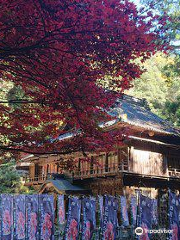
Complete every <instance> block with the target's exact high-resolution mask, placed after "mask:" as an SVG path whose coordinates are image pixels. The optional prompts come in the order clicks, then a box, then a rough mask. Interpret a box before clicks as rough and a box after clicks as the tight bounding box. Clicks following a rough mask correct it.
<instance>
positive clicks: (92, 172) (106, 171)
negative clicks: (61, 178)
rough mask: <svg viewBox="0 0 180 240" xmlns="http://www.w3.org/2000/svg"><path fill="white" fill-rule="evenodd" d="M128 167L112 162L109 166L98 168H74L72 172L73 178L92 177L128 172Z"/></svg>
mask: <svg viewBox="0 0 180 240" xmlns="http://www.w3.org/2000/svg"><path fill="white" fill-rule="evenodd" d="M128 171H129V167H128V165H125V164H120V165H118V164H112V165H111V166H108V167H105V166H102V167H98V168H96V169H95V168H89V169H81V170H76V171H74V172H73V173H72V175H73V178H74V179H78V178H83V179H84V178H93V177H103V176H107V175H108V176H112V175H116V174H117V173H119V172H128Z"/></svg>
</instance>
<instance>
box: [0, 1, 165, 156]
mask: <svg viewBox="0 0 180 240" xmlns="http://www.w3.org/2000/svg"><path fill="white" fill-rule="evenodd" d="M161 21H162V20H161ZM155 25H156V26H157V28H155ZM163 25H164V22H159V20H158V18H157V16H154V17H153V14H151V13H150V12H148V13H147V14H145V13H143V14H141V13H140V12H138V11H137V9H136V6H135V5H134V4H133V3H131V2H129V1H120V0H103V1H100V0H83V1H82V0H81V1H80V0H29V1H25V0H11V1H10V0H3V1H1V5H0V57H1V58H0V71H1V75H2V81H4V80H5V79H6V78H7V79H8V80H11V81H12V82H14V84H15V85H18V86H21V87H22V89H23V91H24V93H25V97H26V99H30V100H31V101H33V102H35V103H31V104H21V107H20V108H16V109H12V108H9V107H6V108H5V107H4V106H3V105H0V108H1V115H0V117H1V119H3V120H2V121H1V124H0V133H1V135H3V136H7V138H8V139H10V142H8V144H7V143H6V144H5V145H3V146H2V147H1V148H4V149H7V148H9V147H11V148H14V149H22V150H25V151H28V152H51V151H54V152H69V151H75V150H78V149H81V150H83V151H86V150H94V149H99V148H102V146H103V148H105V149H108V148H110V147H111V146H112V145H114V143H117V142H121V137H119V136H121V131H119V132H109V133H107V132H103V131H102V130H100V129H99V127H98V123H99V122H101V121H103V119H104V113H103V110H102V109H105V108H106V109H107V108H108V107H109V106H111V105H112V103H113V102H114V100H115V97H117V94H116V95H115V94H113V93H112V92H111V93H110V92H107V91H105V89H103V88H102V87H100V86H98V85H97V80H99V79H104V77H105V76H106V75H111V76H112V78H114V80H113V81H112V82H111V84H110V88H111V89H116V88H117V87H118V88H119V89H120V92H123V91H124V90H125V89H128V88H129V87H130V85H131V81H132V80H133V79H134V78H136V77H139V76H140V74H141V69H140V68H139V66H138V65H137V64H136V63H134V62H133V60H134V59H136V58H141V59H142V61H144V60H146V59H147V58H149V57H150V56H151V54H154V53H155V52H156V51H158V50H163V49H164V47H165V46H164V45H163V44H162V40H163V39H162V36H163ZM117 77H119V79H120V80H117ZM2 117H3V118H2ZM4 117H7V118H4ZM106 118H107V116H106ZM57 121H58V122H61V121H62V122H63V123H64V124H66V126H68V128H69V129H73V131H77V130H80V131H81V134H78V135H77V136H75V137H74V138H73V141H72V140H68V139H67V140H66V141H61V142H60V141H55V142H53V143H52V142H50V140H49V139H50V138H55V137H56V136H59V135H61V134H63V133H64V131H65V130H63V128H60V127H59V128H58V127H57ZM35 128H37V130H35Z"/></svg>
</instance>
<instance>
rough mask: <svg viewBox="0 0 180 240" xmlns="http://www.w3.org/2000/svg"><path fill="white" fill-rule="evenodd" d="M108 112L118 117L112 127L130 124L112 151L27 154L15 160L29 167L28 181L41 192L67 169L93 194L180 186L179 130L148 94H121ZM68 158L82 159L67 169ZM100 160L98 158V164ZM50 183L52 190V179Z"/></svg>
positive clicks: (25, 168)
mask: <svg viewBox="0 0 180 240" xmlns="http://www.w3.org/2000/svg"><path fill="white" fill-rule="evenodd" d="M110 114H111V115H113V116H115V117H116V119H115V120H113V121H110V122H107V123H105V125H106V128H107V129H108V130H109V131H111V130H112V129H117V128H122V127H123V128H124V127H127V128H128V129H129V132H130V135H129V136H128V137H127V138H125V139H126V140H125V141H124V146H122V147H120V148H118V149H116V151H113V152H109V153H103V152H102V153H100V154H99V155H96V154H94V153H90V156H91V161H90V162H82V161H81V158H82V156H81V154H80V153H75V154H71V155H67V156H61V155H57V154H51V155H41V156H38V155H28V156H26V157H24V158H21V159H20V161H19V162H18V163H17V168H18V169H20V170H23V171H25V172H26V176H25V177H24V182H25V185H29V186H34V187H36V188H39V189H40V192H43V190H46V191H47V189H46V186H48V181H49V179H53V180H55V181H56V186H54V188H56V189H57V188H58V187H57V184H58V181H59V184H60V182H61V179H58V176H59V175H60V174H61V175H62V174H63V176H64V177H65V178H66V180H67V181H70V182H71V184H72V185H73V186H78V187H81V188H84V189H85V190H86V189H87V190H90V191H92V193H93V194H95V195H97V194H111V195H119V194H126V195H127V194H129V193H134V191H136V189H141V190H142V191H143V193H144V194H146V195H150V196H152V195H153V196H154V195H156V194H157V193H158V190H160V189H168V188H170V189H173V190H180V130H179V129H177V128H175V127H173V126H172V125H171V124H170V123H169V122H167V121H165V120H163V119H161V118H159V117H158V116H156V115H155V114H153V113H152V112H151V111H150V110H149V108H148V106H147V104H146V102H145V101H144V100H139V99H136V98H133V97H130V96H127V95H124V96H123V98H122V99H118V101H117V103H116V105H115V107H113V109H112V110H111V112H110ZM68 134H69V135H68ZM65 137H66V138H67V137H71V133H67V134H66V135H65ZM69 158H72V159H73V158H74V159H75V158H76V159H78V161H76V164H75V166H74V169H73V170H72V171H66V170H64V164H66V159H69ZM97 161H98V163H99V164H98V165H97V164H94V163H95V162H97ZM57 179H58V180H57ZM50 185H51V190H52V188H53V182H52V181H51V184H50Z"/></svg>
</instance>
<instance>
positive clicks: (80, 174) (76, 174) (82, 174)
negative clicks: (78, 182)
mask: <svg viewBox="0 0 180 240" xmlns="http://www.w3.org/2000/svg"><path fill="white" fill-rule="evenodd" d="M118 173H130V174H135V172H133V171H132V170H131V169H129V166H128V165H126V164H123V163H121V164H120V165H118V164H113V165H111V166H109V167H107V168H106V167H105V166H103V167H98V168H96V169H94V168H89V169H82V170H76V171H73V172H67V174H65V175H67V177H69V178H73V179H87V178H94V177H106V176H114V175H116V174H118ZM168 173H169V174H168V175H166V177H170V178H171V177H175V178H180V169H170V170H169V171H168ZM142 175H143V174H142ZM145 175H147V174H144V176H145ZM147 176H154V175H152V174H149V175H147ZM154 177H155V176H154ZM157 177H164V176H157ZM51 178H52V175H51V174H48V175H43V176H36V177H34V178H29V177H25V178H23V181H24V182H25V185H36V184H42V183H43V182H44V181H46V180H47V179H51Z"/></svg>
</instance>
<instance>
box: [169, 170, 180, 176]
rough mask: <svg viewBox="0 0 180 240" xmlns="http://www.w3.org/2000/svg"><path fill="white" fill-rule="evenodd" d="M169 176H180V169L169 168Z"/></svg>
mask: <svg viewBox="0 0 180 240" xmlns="http://www.w3.org/2000/svg"><path fill="white" fill-rule="evenodd" d="M169 177H177V178H180V169H176V168H174V169H170V170H169Z"/></svg>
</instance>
